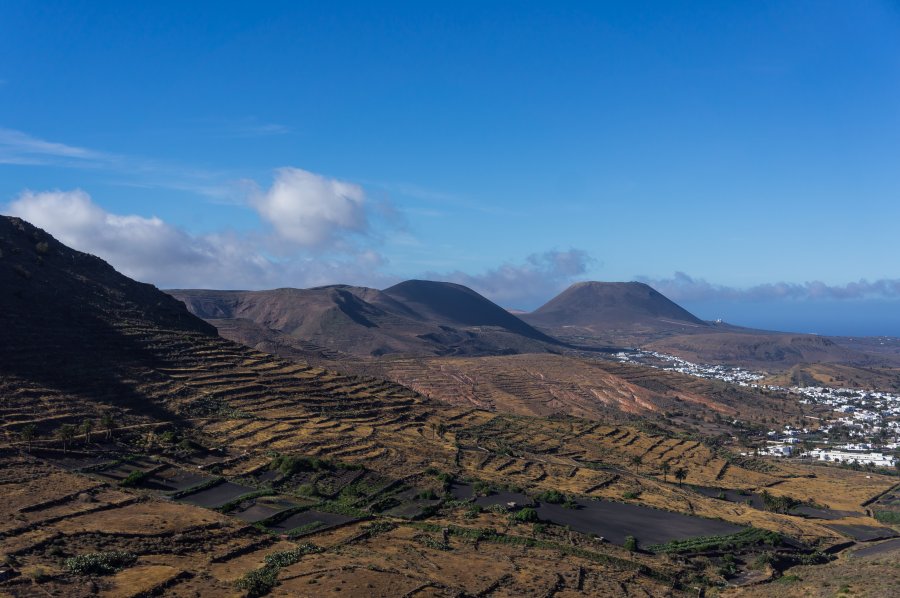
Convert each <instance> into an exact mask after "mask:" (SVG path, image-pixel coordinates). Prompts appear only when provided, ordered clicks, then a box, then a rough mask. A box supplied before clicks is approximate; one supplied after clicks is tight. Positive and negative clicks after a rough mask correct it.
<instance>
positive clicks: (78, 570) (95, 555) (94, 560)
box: [66, 550, 137, 575]
mask: <svg viewBox="0 0 900 598" xmlns="http://www.w3.org/2000/svg"><path fill="white" fill-rule="evenodd" d="M136 560H137V557H136V556H135V555H134V554H132V553H130V552H123V551H120V550H116V551H112V552H92V553H90V554H80V555H78V556H73V557H72V558H68V559H66V569H68V570H69V571H71V572H72V573H74V574H76V575H111V574H113V573H115V572H117V571H120V570H122V569H124V568H125V567H128V566H130V565H132V564H134V562H135V561H136Z"/></svg>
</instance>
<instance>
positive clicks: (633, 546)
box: [625, 536, 638, 552]
mask: <svg viewBox="0 0 900 598" xmlns="http://www.w3.org/2000/svg"><path fill="white" fill-rule="evenodd" d="M637 549H638V541H637V538H635V537H634V536H625V550H627V551H629V552H636V551H637Z"/></svg>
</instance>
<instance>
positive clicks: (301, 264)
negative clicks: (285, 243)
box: [6, 190, 392, 289]
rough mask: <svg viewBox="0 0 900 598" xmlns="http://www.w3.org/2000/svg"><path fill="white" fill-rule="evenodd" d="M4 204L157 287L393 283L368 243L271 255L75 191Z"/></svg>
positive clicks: (245, 241)
mask: <svg viewBox="0 0 900 598" xmlns="http://www.w3.org/2000/svg"><path fill="white" fill-rule="evenodd" d="M6 211H7V212H8V213H9V214H12V215H15V216H19V217H21V218H23V219H25V220H27V221H29V222H31V223H32V224H34V225H35V226H39V227H41V228H43V229H45V230H47V232H49V233H50V234H52V235H53V236H55V237H56V238H57V239H59V240H60V241H61V242H63V243H65V244H66V245H69V246H71V247H73V248H75V249H78V250H80V251H85V252H88V253H92V254H94V255H97V256H99V257H101V258H103V259H105V260H106V261H108V262H109V263H110V264H112V265H113V266H114V267H115V268H116V269H118V270H120V271H121V272H123V273H124V274H126V275H128V276H130V277H132V278H135V279H137V280H141V281H145V282H151V283H154V284H156V285H158V286H160V287H163V288H173V287H182V288H185V287H192V288H198V287H199V288H244V289H260V288H272V287H278V286H295V287H306V286H316V285H323V284H332V283H337V282H345V281H347V280H353V281H359V283H361V284H373V285H379V284H386V283H388V282H392V281H391V279H388V278H387V277H386V276H385V275H383V274H381V273H380V270H379V268H380V267H381V266H382V264H383V260H382V258H381V256H380V255H379V254H378V253H377V252H374V251H371V250H360V251H352V250H351V251H349V252H346V253H344V254H343V255H339V256H336V257H330V258H323V257H322V256H316V257H312V256H309V255H303V254H293V255H289V256H284V257H283V259H275V258H273V257H271V256H270V255H269V254H268V253H267V252H266V251H264V247H265V245H266V240H265V239H264V238H262V237H260V236H252V235H251V236H247V235H238V234H234V233H219V234H212V235H192V234H190V233H188V232H187V231H184V230H183V229H180V228H178V227H175V226H172V225H170V224H168V223H166V222H164V221H163V220H161V219H159V218H156V217H151V218H146V217H143V216H136V215H120V214H113V213H110V212H108V211H106V210H104V209H103V208H101V207H100V206H98V205H97V204H96V203H94V202H93V201H92V199H91V197H90V196H89V195H88V194H87V193H86V192H84V191H82V190H74V191H49V192H41V193H34V192H31V191H26V192H24V193H22V194H21V195H19V196H18V197H17V198H16V199H15V200H14V201H13V202H12V203H10V204H9V205H8V206H7V210H6Z"/></svg>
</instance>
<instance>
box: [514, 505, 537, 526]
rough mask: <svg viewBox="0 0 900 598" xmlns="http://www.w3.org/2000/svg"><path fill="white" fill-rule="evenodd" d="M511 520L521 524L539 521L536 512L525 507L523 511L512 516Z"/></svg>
mask: <svg viewBox="0 0 900 598" xmlns="http://www.w3.org/2000/svg"><path fill="white" fill-rule="evenodd" d="M513 519H515V520H516V521H520V522H522V523H534V522H535V521H539V520H540V518H539V517H538V514H537V511H535V510H534V509H532V508H531V507H525V508H524V509H522V510H520V511H519V512H518V513H516V514H515V515H513Z"/></svg>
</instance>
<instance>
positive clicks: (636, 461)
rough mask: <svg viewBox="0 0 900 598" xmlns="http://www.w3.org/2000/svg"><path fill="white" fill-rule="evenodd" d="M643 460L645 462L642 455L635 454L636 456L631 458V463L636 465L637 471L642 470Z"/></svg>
mask: <svg viewBox="0 0 900 598" xmlns="http://www.w3.org/2000/svg"><path fill="white" fill-rule="evenodd" d="M643 462H644V460H643V459H641V456H640V455H635V456H633V457H632V458H631V464H632V465H634V469H635V471H637V472H640V471H641V464H642V463H643Z"/></svg>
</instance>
